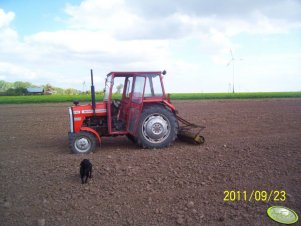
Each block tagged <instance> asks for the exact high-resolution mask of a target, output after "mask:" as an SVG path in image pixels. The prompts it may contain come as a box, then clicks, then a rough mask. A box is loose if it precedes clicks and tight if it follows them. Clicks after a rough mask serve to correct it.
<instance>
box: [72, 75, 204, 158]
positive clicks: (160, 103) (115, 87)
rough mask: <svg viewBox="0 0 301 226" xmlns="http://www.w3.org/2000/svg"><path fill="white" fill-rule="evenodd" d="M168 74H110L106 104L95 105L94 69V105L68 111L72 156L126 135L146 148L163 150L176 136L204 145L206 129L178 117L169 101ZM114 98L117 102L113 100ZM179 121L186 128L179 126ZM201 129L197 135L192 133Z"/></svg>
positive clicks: (73, 107)
mask: <svg viewBox="0 0 301 226" xmlns="http://www.w3.org/2000/svg"><path fill="white" fill-rule="evenodd" d="M165 73H166V72H165V71H163V72H161V71H150V72H111V73H109V74H108V75H107V78H106V81H105V89H104V98H103V102H100V103H96V102H95V91H94V85H93V73H92V70H91V82H92V85H91V96H92V103H91V104H87V105H79V103H78V102H77V101H75V102H74V106H72V107H70V108H69V117H70V132H69V134H68V135H69V146H70V149H71V151H72V152H73V153H89V152H92V151H94V150H95V148H96V146H97V144H100V143H101V137H103V136H117V135H126V136H127V137H128V138H129V139H130V140H131V141H133V142H134V143H136V144H138V145H139V146H141V147H143V148H164V147H168V146H169V145H171V144H172V143H173V142H174V140H175V139H176V137H177V136H178V137H179V138H183V139H190V140H192V141H193V142H194V143H198V144H201V143H203V142H204V137H202V136H201V135H200V131H201V130H202V129H203V128H204V127H201V126H197V125H195V124H192V123H189V122H187V121H186V120H184V119H182V118H181V117H179V116H178V115H177V114H176V109H175V107H174V106H173V105H172V104H171V103H170V100H169V98H166V94H165V90H164V85H163V76H162V75H165ZM113 97H115V99H113ZM179 122H180V123H181V124H183V126H181V127H179ZM191 128H198V129H199V132H198V133H197V134H192V133H191V132H190V129H191Z"/></svg>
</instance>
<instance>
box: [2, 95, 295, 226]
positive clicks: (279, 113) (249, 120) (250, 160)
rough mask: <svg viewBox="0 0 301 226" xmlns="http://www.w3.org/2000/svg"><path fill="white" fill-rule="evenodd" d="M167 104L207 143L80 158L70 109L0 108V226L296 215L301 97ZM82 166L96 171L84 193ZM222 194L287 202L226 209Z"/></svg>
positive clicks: (115, 141) (117, 144)
mask: <svg viewBox="0 0 301 226" xmlns="http://www.w3.org/2000/svg"><path fill="white" fill-rule="evenodd" d="M174 104H175V106H176V108H177V109H178V110H179V112H180V113H181V115H182V116H183V117H184V118H186V119H188V120H190V121H192V122H194V123H196V124H201V125H205V126H206V127H207V128H206V129H205V131H204V136H205V138H206V143H205V144H204V145H201V146H194V145H191V144H187V143H183V142H181V141H176V142H175V144H174V145H173V146H172V147H170V148H166V149H160V150H141V149H140V148H138V147H137V146H136V145H134V144H132V143H131V142H130V141H128V140H127V138H126V137H115V138H103V144H102V147H101V148H99V149H97V151H96V152H95V153H93V154H89V155H86V156H81V155H73V154H70V152H69V150H68V143H67V142H68V138H67V132H68V128H69V125H68V124H69V122H68V120H69V119H68V111H67V106H68V104H32V105H1V106H0V123H1V130H0V134H1V136H0V149H1V150H0V159H1V161H0V181H1V183H0V191H1V193H0V225H1V226H2V225H3V226H18V225H20V226H21V225H22V226H23V225H47V226H48V225H51V226H53V225H66V226H67V225H68V226H69V225H70V226H74V225H192V226H193V225H279V224H277V223H275V222H273V221H272V220H271V219H269V218H268V217H267V215H266V210H267V208H268V207H269V206H272V205H284V206H287V207H289V208H292V209H293V210H295V211H296V212H297V213H298V214H299V217H300V215H301V193H300V192H301V149H300V147H301V138H300V137H301V99H273V100H229V101H228V100H221V101H177V102H174ZM83 158H89V159H90V160H91V162H92V163H93V169H94V172H93V176H94V177H93V178H92V179H91V180H90V181H89V183H88V184H85V185H82V184H81V182H80V177H79V164H80V162H81V160H82V159H83ZM225 190H236V191H241V192H243V191H247V196H248V197H247V199H248V198H249V196H250V194H251V192H252V190H266V191H268V192H269V191H271V190H274V191H275V190H285V191H286V193H287V194H286V200H285V201H283V202H282V201H278V202H276V201H274V200H273V198H274V195H272V197H271V199H270V201H268V202H267V201H266V202H264V201H255V200H254V197H253V199H252V200H251V201H248V200H247V201H233V202H225V201H224V191H225ZM278 198H279V197H278Z"/></svg>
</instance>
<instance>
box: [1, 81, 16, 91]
mask: <svg viewBox="0 0 301 226" xmlns="http://www.w3.org/2000/svg"><path fill="white" fill-rule="evenodd" d="M12 87H13V84H12V83H11V82H6V81H4V80H0V92H5V91H6V90H8V89H9V88H12Z"/></svg>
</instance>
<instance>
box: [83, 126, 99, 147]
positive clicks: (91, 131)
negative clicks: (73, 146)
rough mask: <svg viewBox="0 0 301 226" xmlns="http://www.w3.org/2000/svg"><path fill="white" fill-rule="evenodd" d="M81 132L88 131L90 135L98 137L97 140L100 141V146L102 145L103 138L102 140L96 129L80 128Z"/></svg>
mask: <svg viewBox="0 0 301 226" xmlns="http://www.w3.org/2000/svg"><path fill="white" fill-rule="evenodd" d="M80 130H81V131H87V132H90V133H92V134H94V135H95V136H96V138H97V139H98V142H99V145H100V144H101V138H100V136H99V134H98V133H97V132H96V131H95V130H94V129H91V128H90V127H82V128H80Z"/></svg>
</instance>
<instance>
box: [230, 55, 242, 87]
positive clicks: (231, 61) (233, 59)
mask: <svg viewBox="0 0 301 226" xmlns="http://www.w3.org/2000/svg"><path fill="white" fill-rule="evenodd" d="M230 53H231V59H230V61H229V62H228V64H227V66H229V65H230V64H231V63H232V93H234V92H235V88H234V62H235V60H236V59H235V58H234V56H233V53H232V49H230ZM239 60H242V58H240V59H239Z"/></svg>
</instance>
